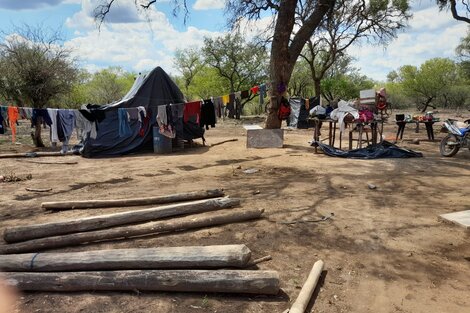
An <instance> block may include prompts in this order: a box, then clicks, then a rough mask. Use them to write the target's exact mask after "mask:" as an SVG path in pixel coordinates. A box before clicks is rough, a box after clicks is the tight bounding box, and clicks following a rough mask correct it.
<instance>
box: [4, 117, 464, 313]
mask: <svg viewBox="0 0 470 313" xmlns="http://www.w3.org/2000/svg"><path fill="white" fill-rule="evenodd" d="M467 113H468V112H467ZM464 117H466V118H469V117H470V116H468V114H466V115H465V116H464ZM460 119H462V118H460ZM260 121H261V120H253V119H251V120H244V121H238V122H234V121H226V122H224V123H220V124H218V125H217V127H216V128H215V129H211V130H209V131H208V132H207V134H206V137H207V141H208V144H209V145H208V146H206V147H202V146H198V147H194V148H190V149H185V150H183V151H180V152H176V153H173V154H171V155H155V154H141V155H134V156H125V157H119V158H105V159H85V158H82V157H80V156H65V157H56V158H53V157H46V158H37V159H35V160H40V161H52V162H54V161H57V162H59V161H65V160H66V161H77V162H78V164H75V165H46V164H35V163H29V162H28V160H25V159H23V160H19V159H0V175H11V174H14V175H15V176H17V177H26V176H27V175H28V174H31V175H32V179H29V180H24V181H20V182H14V183H6V182H4V183H0V229H4V228H6V227H9V226H15V225H25V224H31V223H41V222H49V221H58V220H63V219H68V218H74V217H83V216H89V215H94V214H100V213H105V212H106V213H108V212H116V211H122V210H123V209H122V208H120V209H119V208H115V209H113V208H111V209H95V210H92V211H90V210H88V211H86V210H76V211H69V212H61V213H53V214H47V213H46V212H44V211H43V210H42V209H40V204H41V202H43V201H56V200H73V199H77V200H78V199H111V198H124V197H139V196H151V195H164V194H172V193H176V192H186V191H193V190H203V189H211V188H224V189H225V191H226V193H227V194H228V195H230V196H231V197H239V198H241V199H242V205H241V207H240V208H237V209H236V210H243V209H246V208H263V209H265V214H264V218H262V219H260V220H256V221H252V222H245V223H239V224H232V225H226V226H221V227H212V228H206V229H200V230H196V231H194V230H193V231H186V232H179V233H172V234H167V235H156V236H150V237H142V238H138V239H129V240H122V241H108V242H102V243H95V244H89V245H86V246H80V247H74V248H68V249H61V251H79V250H80V251H82V250H88V249H102V248H124V247H157V246H178V245H212V244H229V243H244V244H246V245H247V246H248V247H249V248H250V249H251V250H252V252H253V257H254V258H258V257H262V256H265V255H268V254H269V255H272V257H273V260H272V261H270V262H265V263H262V264H260V265H259V268H260V269H266V270H276V271H278V272H279V274H280V278H281V288H282V292H281V293H280V294H279V295H277V296H250V295H223V294H204V293H193V294H190V293H160V292H155V293H152V292H142V293H125V292H122V293H117V292H114V293H109V292H92V291H90V292H80V293H42V292H41V293H39V292H38V293H29V292H28V293H24V294H22V295H21V298H20V301H19V302H20V303H19V306H18V312H174V313H178V312H195V313H197V312H224V313H235V312H236V313H240V312H269V313H273V312H283V311H284V310H285V309H286V308H288V307H289V305H290V304H291V303H292V301H294V300H295V298H296V297H297V295H298V293H299V291H300V287H301V286H302V284H303V282H304V280H305V279H306V277H307V275H308V273H309V271H310V269H311V266H312V265H313V263H314V262H315V261H317V260H318V259H322V260H324V261H325V264H326V268H325V272H324V277H323V282H322V285H321V288H318V290H317V294H316V296H315V298H314V303H313V302H312V303H311V305H310V309H309V310H310V311H308V312H328V313H335V312H358V313H363V312H373V313H381V312H410V313H411V312H413V313H418V312H423V313H432V312H435V313H442V312H447V313H454V312H455V313H457V312H459V313H460V312H461V313H464V312H470V298H469V297H468V292H469V290H470V262H469V260H470V240H469V235H468V233H467V232H466V231H465V230H464V229H463V228H461V227H459V226H456V225H452V224H447V223H444V222H442V221H439V220H438V215H439V214H442V213H449V212H453V211H461V210H468V209H470V152H469V151H468V149H465V150H462V151H460V152H459V153H458V154H457V155H456V156H455V157H453V158H443V157H441V156H440V155H439V148H438V140H439V139H440V138H442V136H443V134H440V133H439V132H438V131H439V127H438V126H437V125H435V131H436V142H428V141H426V140H422V141H421V143H420V144H419V145H412V144H411V143H410V139H412V138H420V139H425V137H426V132H425V130H424V128H422V129H421V132H420V133H418V134H416V133H414V131H413V129H412V127H411V126H408V128H407V129H406V130H405V135H404V139H405V140H404V141H402V142H399V145H400V146H405V147H408V148H411V149H414V150H417V151H420V152H423V154H424V158H414V159H382V160H367V161H366V160H351V159H340V158H332V157H328V156H325V155H323V154H321V153H319V154H314V153H313V148H312V147H310V146H309V144H308V143H307V142H308V141H309V140H310V139H311V136H312V130H311V129H310V130H286V132H285V140H284V143H285V144H284V148H282V149H247V148H246V147H245V145H246V131H245V130H244V129H243V127H242V124H243V123H253V122H260ZM395 131H396V126H395V125H394V124H393V123H390V124H387V125H386V134H389V135H390V134H393V133H394V132H395ZM0 138H1V137H0ZM3 138H5V137H3ZM23 139H24V138H21V136H20V141H22V140H23ZM229 139H238V141H230V142H226V141H227V140H229ZM2 140H4V139H2ZM23 142H26V139H24V140H23ZM29 150H31V148H30V147H29V146H28V145H25V144H23V145H12V144H8V143H6V142H5V140H4V141H3V144H1V145H0V153H10V152H12V151H20V152H24V151H29ZM248 168H256V169H258V170H259V171H258V172H256V173H253V174H245V173H243V170H245V169H248ZM368 184H374V185H376V186H377V189H375V190H372V189H369V188H368ZM26 187H35V188H52V191H51V192H48V193H34V192H28V191H26V190H25V188H26ZM330 213H334V218H333V219H330V220H327V221H324V222H318V223H313V222H306V223H297V224H282V223H279V222H286V221H292V220H298V219H318V218H320V217H321V216H326V215H329V214H330ZM2 244H3V243H2Z"/></svg>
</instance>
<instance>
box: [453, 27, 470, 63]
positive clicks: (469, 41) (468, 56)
mask: <svg viewBox="0 0 470 313" xmlns="http://www.w3.org/2000/svg"><path fill="white" fill-rule="evenodd" d="M455 52H456V53H457V56H458V57H459V58H461V59H462V61H470V27H469V28H468V30H467V35H466V36H465V37H463V38H462V39H461V40H460V44H459V45H458V46H457V48H456V49H455Z"/></svg>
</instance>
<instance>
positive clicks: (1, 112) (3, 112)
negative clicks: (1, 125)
mask: <svg viewBox="0 0 470 313" xmlns="http://www.w3.org/2000/svg"><path fill="white" fill-rule="evenodd" d="M0 115H2V116H3V120H4V121H5V123H7V122H8V107H6V106H0ZM7 124H8V123H7Z"/></svg>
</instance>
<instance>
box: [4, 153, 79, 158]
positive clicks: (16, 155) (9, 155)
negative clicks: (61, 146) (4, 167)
mask: <svg viewBox="0 0 470 313" xmlns="http://www.w3.org/2000/svg"><path fill="white" fill-rule="evenodd" d="M66 155H73V153H72V152H67V153H62V152H27V153H5V154H0V159H11V158H35V157H48V156H66Z"/></svg>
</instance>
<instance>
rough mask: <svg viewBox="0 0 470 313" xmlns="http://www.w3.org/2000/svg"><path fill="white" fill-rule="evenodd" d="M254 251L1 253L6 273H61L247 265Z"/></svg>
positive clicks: (241, 247)
mask: <svg viewBox="0 0 470 313" xmlns="http://www.w3.org/2000/svg"><path fill="white" fill-rule="evenodd" d="M250 258H251V251H250V249H248V247H247V246H245V245H218V246H187V247H159V248H150V249H112V250H96V251H84V252H65V253H52V252H51V253H27V254H10V255H0V270H2V271H7V272H61V271H97V270H138V269H177V268H186V269H195V268H222V267H239V268H242V267H246V265H247V264H248V261H249V260H250Z"/></svg>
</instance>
